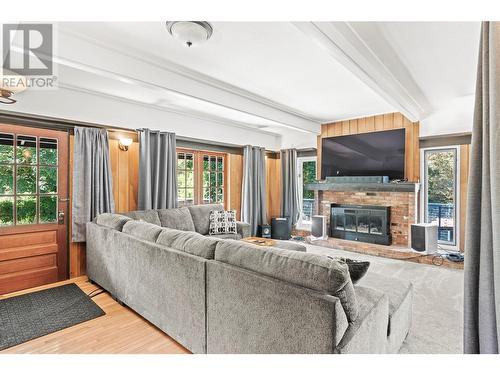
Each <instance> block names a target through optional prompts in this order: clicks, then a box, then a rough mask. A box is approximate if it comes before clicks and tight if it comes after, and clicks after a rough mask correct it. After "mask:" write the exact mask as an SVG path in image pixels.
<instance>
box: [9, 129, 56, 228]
mask: <svg viewBox="0 0 500 375" xmlns="http://www.w3.org/2000/svg"><path fill="white" fill-rule="evenodd" d="M57 159H58V158H57V140H56V139H52V138H43V137H35V136H30V135H17V134H7V133H0V226H12V225H23V224H38V223H40V224H45V223H54V222H56V221H57V191H58V186H57V167H58V160H57Z"/></svg>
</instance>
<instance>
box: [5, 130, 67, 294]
mask: <svg viewBox="0 0 500 375" xmlns="http://www.w3.org/2000/svg"><path fill="white" fill-rule="evenodd" d="M68 202H69V200H68V133H66V132H62V131H55V130H47V129H39V128H29V127H24V126H15V125H6V124H0V294H5V293H9V292H13V291H17V290H21V289H26V288H31V287H35V286H38V285H43V284H47V283H52V282H56V281H59V280H64V279H66V278H67V277H68V265H67V262H68V256H67V254H68V227H67V223H68V218H67V216H68V215H67V212H68Z"/></svg>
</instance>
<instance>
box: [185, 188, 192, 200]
mask: <svg viewBox="0 0 500 375" xmlns="http://www.w3.org/2000/svg"><path fill="white" fill-rule="evenodd" d="M186 200H187V201H188V202H189V203H193V202H194V189H186Z"/></svg>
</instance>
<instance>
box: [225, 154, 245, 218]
mask: <svg viewBox="0 0 500 375" xmlns="http://www.w3.org/2000/svg"><path fill="white" fill-rule="evenodd" d="M227 160H228V161H229V165H228V170H229V175H228V181H229V186H228V191H229V200H228V203H229V207H228V209H230V210H236V217H237V218H241V216H240V215H241V183H242V181H243V155H237V154H229V155H228V158H227Z"/></svg>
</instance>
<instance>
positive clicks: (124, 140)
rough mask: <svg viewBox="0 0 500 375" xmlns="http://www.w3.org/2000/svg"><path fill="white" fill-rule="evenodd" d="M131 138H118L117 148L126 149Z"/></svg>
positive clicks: (130, 142)
mask: <svg viewBox="0 0 500 375" xmlns="http://www.w3.org/2000/svg"><path fill="white" fill-rule="evenodd" d="M132 142H133V140H132V138H120V139H119V140H118V148H119V149H120V150H122V151H128V147H129V146H130V145H131V144H132Z"/></svg>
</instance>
